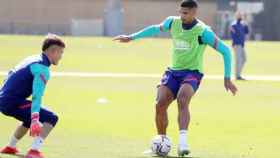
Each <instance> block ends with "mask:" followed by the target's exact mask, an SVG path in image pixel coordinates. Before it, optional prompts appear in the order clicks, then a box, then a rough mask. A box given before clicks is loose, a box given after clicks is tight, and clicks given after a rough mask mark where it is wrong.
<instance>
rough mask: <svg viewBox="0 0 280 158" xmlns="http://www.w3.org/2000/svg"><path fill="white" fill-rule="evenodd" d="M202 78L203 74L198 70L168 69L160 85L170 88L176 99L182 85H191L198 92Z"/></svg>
mask: <svg viewBox="0 0 280 158" xmlns="http://www.w3.org/2000/svg"><path fill="white" fill-rule="evenodd" d="M202 77H203V74H202V73H200V72H199V71H197V70H171V69H170V68H168V69H167V70H166V71H165V73H164V75H163V78H162V79H161V83H160V85H165V86H166V87H168V88H169V89H170V90H171V91H172V93H173V95H174V97H175V98H176V97H177V93H178V91H179V89H180V87H181V85H182V84H185V83H187V84H190V85H191V86H192V88H193V90H194V91H196V90H197V89H198V87H199V85H200V82H201V79H202Z"/></svg>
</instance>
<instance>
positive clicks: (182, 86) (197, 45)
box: [114, 0, 237, 156]
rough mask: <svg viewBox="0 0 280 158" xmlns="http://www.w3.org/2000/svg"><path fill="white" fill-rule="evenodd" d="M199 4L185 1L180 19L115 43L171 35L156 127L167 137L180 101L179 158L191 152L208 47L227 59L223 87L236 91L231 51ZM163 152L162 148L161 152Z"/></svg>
mask: <svg viewBox="0 0 280 158" xmlns="http://www.w3.org/2000/svg"><path fill="white" fill-rule="evenodd" d="M197 8H198V3H197V2H196V1H195V0H183V1H182V2H181V7H180V16H170V17H168V18H166V19H165V20H164V21H163V22H162V23H161V24H159V25H152V26H149V27H146V28H145V29H143V30H141V31H139V32H136V33H134V34H131V35H120V36H118V37H115V39H114V40H117V41H120V42H124V43H126V42H130V41H133V40H136V39H140V38H144V37H150V36H154V35H158V34H159V33H160V32H169V33H170V34H171V36H172V39H173V52H172V60H171V65H170V66H169V67H168V69H167V70H166V72H165V74H164V76H163V78H162V80H161V84H160V85H159V86H158V94H157V99H156V100H157V102H156V119H155V121H156V126H157V132H158V135H160V136H162V137H165V136H166V128H167V126H168V115H167V108H168V106H169V105H170V104H171V103H172V102H173V100H175V99H177V103H178V109H179V115H178V124H179V130H180V134H179V143H178V155H179V156H184V155H187V154H189V153H190V148H189V145H188V143H187V131H188V127H189V122H190V111H189V104H190V101H191V99H192V97H193V95H194V94H195V92H196V91H197V89H198V87H199V85H200V82H201V79H202V78H203V66H202V62H203V54H204V51H205V48H206V46H207V45H209V46H211V47H213V48H214V49H216V50H217V51H218V52H219V53H220V54H221V55H222V56H223V59H224V70H225V71H224V86H225V88H226V90H227V91H228V90H230V91H231V92H232V93H233V94H235V93H236V91H237V88H236V86H235V85H234V84H233V83H232V81H231V51H230V49H229V47H228V46H227V45H225V44H224V42H222V41H221V40H220V39H219V38H218V37H217V36H216V35H215V33H214V32H213V31H212V30H211V29H210V27H209V26H207V25H205V24H204V23H203V22H202V21H200V20H198V19H197V18H196V14H197ZM159 150H160V149H159ZM156 154H158V153H156Z"/></svg>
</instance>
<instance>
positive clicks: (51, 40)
mask: <svg viewBox="0 0 280 158" xmlns="http://www.w3.org/2000/svg"><path fill="white" fill-rule="evenodd" d="M54 45H56V46H59V47H63V48H65V43H64V42H63V41H62V40H61V38H60V37H59V36H57V35H56V34H48V35H47V36H46V38H45V40H44V41H43V45H42V51H43V52H44V51H46V50H47V49H48V48H50V47H51V46H54Z"/></svg>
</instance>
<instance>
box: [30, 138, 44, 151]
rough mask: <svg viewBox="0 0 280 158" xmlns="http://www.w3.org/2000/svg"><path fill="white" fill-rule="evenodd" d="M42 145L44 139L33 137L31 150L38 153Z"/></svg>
mask: <svg viewBox="0 0 280 158" xmlns="http://www.w3.org/2000/svg"><path fill="white" fill-rule="evenodd" d="M43 143H44V139H43V138H42V137H35V138H34V141H33V143H32V145H31V149H32V150H37V151H39V150H40V148H41V147H42V145H43Z"/></svg>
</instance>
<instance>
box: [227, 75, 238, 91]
mask: <svg viewBox="0 0 280 158" xmlns="http://www.w3.org/2000/svg"><path fill="white" fill-rule="evenodd" d="M224 85H225V88H226V90H227V91H228V90H230V92H231V93H232V94H233V95H235V94H236V92H237V91H238V90H237V88H236V86H235V85H234V84H233V83H232V82H231V80H230V79H229V78H225V80H224Z"/></svg>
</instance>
